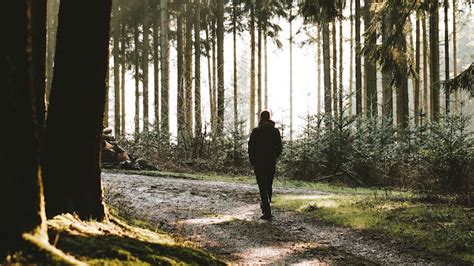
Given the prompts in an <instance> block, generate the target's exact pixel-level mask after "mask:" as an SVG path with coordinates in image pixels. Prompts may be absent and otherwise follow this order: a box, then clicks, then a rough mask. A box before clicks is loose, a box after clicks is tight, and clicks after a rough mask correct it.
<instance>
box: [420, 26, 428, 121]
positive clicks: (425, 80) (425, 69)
mask: <svg viewBox="0 0 474 266" xmlns="http://www.w3.org/2000/svg"><path fill="white" fill-rule="evenodd" d="M421 22H422V24H421V26H422V31H423V115H426V117H430V116H428V114H429V111H430V110H429V106H428V101H429V97H428V65H429V63H428V54H429V46H428V36H427V30H426V18H422V21H421Z"/></svg>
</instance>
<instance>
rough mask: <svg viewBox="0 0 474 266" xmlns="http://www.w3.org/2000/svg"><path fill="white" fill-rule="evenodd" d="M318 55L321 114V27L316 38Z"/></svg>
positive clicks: (318, 92)
mask: <svg viewBox="0 0 474 266" xmlns="http://www.w3.org/2000/svg"><path fill="white" fill-rule="evenodd" d="M316 46H317V48H316V55H317V60H316V62H317V73H316V75H317V78H318V91H317V95H316V100H317V101H318V105H317V108H318V109H317V111H318V114H320V113H321V26H319V27H318V31H317V37H316Z"/></svg>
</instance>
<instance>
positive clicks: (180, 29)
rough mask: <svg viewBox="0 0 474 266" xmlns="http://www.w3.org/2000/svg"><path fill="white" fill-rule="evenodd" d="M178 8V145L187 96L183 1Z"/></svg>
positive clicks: (181, 132)
mask: <svg viewBox="0 0 474 266" xmlns="http://www.w3.org/2000/svg"><path fill="white" fill-rule="evenodd" d="M176 4H177V6H178V8H180V9H181V10H180V11H178V14H177V18H176V20H177V21H176V39H177V51H176V52H177V57H178V59H177V61H178V62H177V68H178V69H177V74H178V75H177V79H178V80H177V84H178V91H177V93H178V96H177V111H176V115H177V120H178V143H181V142H182V141H183V137H184V133H185V112H186V108H185V100H184V99H185V98H184V97H185V95H184V93H185V92H184V80H183V78H184V76H183V70H184V68H183V67H184V65H183V52H184V51H183V15H182V13H183V10H182V9H183V1H182V0H177V2H176Z"/></svg>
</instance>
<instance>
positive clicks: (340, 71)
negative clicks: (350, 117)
mask: <svg viewBox="0 0 474 266" xmlns="http://www.w3.org/2000/svg"><path fill="white" fill-rule="evenodd" d="M342 45H343V41H342V19H339V103H338V104H339V114H340V116H341V117H342V114H343V96H344V95H343V87H342V74H343V67H342V57H343V53H344V49H343V48H342Z"/></svg>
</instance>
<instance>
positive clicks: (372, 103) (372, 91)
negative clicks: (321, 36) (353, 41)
mask: <svg viewBox="0 0 474 266" xmlns="http://www.w3.org/2000/svg"><path fill="white" fill-rule="evenodd" d="M372 3H373V0H366V1H365V16H364V27H365V31H367V30H368V29H369V27H370V25H371V20H372V17H373V15H372V11H371V10H370V7H371V5H372ZM369 41H370V42H371V43H375V40H369V39H368V38H366V40H365V45H366V46H367V45H368V43H369ZM364 66H365V73H366V80H365V81H366V83H365V89H366V92H367V94H366V95H367V104H366V108H367V116H368V117H370V116H377V68H376V66H375V64H374V63H373V62H371V61H370V60H369V59H368V58H365V60H364Z"/></svg>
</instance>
